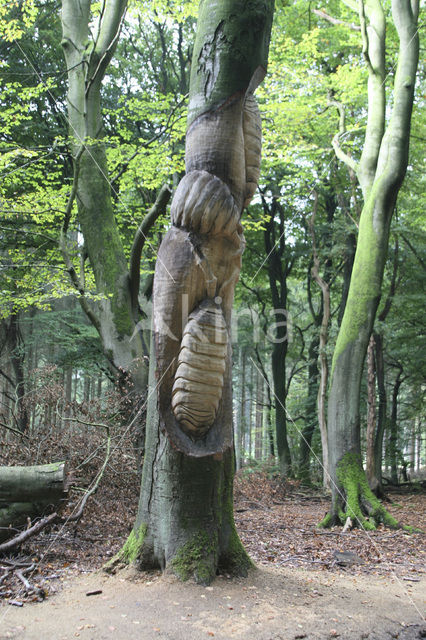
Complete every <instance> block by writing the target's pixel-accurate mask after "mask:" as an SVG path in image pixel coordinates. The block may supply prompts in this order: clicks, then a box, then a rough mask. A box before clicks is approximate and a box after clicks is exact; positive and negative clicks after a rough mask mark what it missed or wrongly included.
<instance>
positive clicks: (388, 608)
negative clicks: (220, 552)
mask: <svg viewBox="0 0 426 640" xmlns="http://www.w3.org/2000/svg"><path fill="white" fill-rule="evenodd" d="M129 477H131V476H130V474H128V473H124V472H123V473H122V475H121V476H118V475H117V474H111V477H110V478H109V477H107V478H106V481H105V483H104V484H103V485H102V487H101V489H100V490H99V492H98V494H97V495H96V497H95V499H94V500H93V501H92V502H91V503H90V504H89V505H88V508H87V510H86V511H85V515H84V518H83V520H82V521H81V522H80V523H79V524H78V525H77V526H73V527H72V528H71V527H61V528H60V529H53V530H52V531H50V532H45V533H44V534H42V535H40V536H39V537H38V538H36V539H34V540H31V541H30V543H29V544H28V545H27V546H26V548H24V549H22V550H21V553H20V556H19V558H18V559H19V561H20V562H28V563H29V562H31V563H34V564H35V569H34V570H33V571H32V572H30V573H27V574H26V579H27V580H28V581H29V582H30V583H31V585H33V586H34V588H35V589H34V590H31V589H28V588H25V586H24V584H23V583H22V581H20V580H19V579H18V577H17V575H16V572H15V573H13V572H11V573H10V575H8V576H7V578H6V579H5V580H3V582H2V584H1V589H0V591H1V593H0V596H1V595H2V602H3V604H2V605H0V640H3V639H4V638H16V639H19V640H21V639H22V640H33V639H34V640H45V639H46V640H62V639H64V640H65V639H71V638H76V637H77V638H78V637H80V638H82V639H83V640H100V639H103V638H114V639H115V640H121V639H123V640H124V638H126V640H127V639H128V638H142V639H143V640H151V639H153V640H154V639H156V638H170V639H172V638H173V640H184V639H185V640H191V639H194V640H198V639H204V638H209V637H215V638H218V639H223V640H224V639H231V638H236V639H239V638H241V639H242V638H244V640H258V639H259V640H293V639H296V638H309V639H315V638H337V637H340V638H349V639H352V638H353V639H354V640H358V639H361V638H369V639H370V640H382V639H383V640H384V639H389V638H400V639H402V640H410V639H414V638H416V639H417V638H426V627H425V626H424V618H423V617H422V616H423V614H424V609H425V598H426V595H425V594H426V590H425V582H426V578H425V572H424V570H425V538H424V535H423V534H422V533H411V534H409V533H407V532H405V531H403V530H398V531H390V530H386V529H384V528H382V529H380V528H379V529H378V530H377V531H374V532H365V531H360V530H356V529H355V530H353V531H348V532H347V533H344V534H342V531H341V529H337V528H336V529H332V530H325V531H324V530H320V529H318V528H317V526H316V525H317V523H318V522H319V521H320V520H321V519H322V517H323V516H324V515H325V513H326V511H327V508H328V504H329V502H328V498H327V497H326V496H324V495H323V494H322V493H321V492H318V491H313V490H308V489H306V488H304V487H302V486H300V485H299V484H297V483H295V482H293V483H289V482H287V483H282V482H281V481H280V480H279V479H277V478H273V477H272V478H271V477H269V476H268V475H267V474H266V473H264V472H256V473H250V474H247V473H244V474H239V475H238V476H237V478H236V481H235V518H236V523H237V527H238V530H239V533H240V536H241V538H242V540H243V542H244V545H245V547H246V549H247V550H248V551H249V553H250V555H251V557H252V558H253V559H254V561H255V562H256V565H257V567H258V568H257V570H254V571H252V572H251V573H250V575H249V577H248V578H247V579H231V578H230V577H229V576H218V578H217V579H216V581H215V582H214V583H213V585H211V586H210V587H201V586H198V585H195V584H193V583H186V584H182V583H180V582H178V581H177V580H176V579H175V578H174V577H173V576H167V575H164V576H162V575H160V574H159V573H142V574H135V573H134V572H132V571H130V570H127V571H126V572H124V573H121V574H119V575H117V576H113V577H107V576H106V575H105V574H103V573H102V572H101V571H100V570H99V568H100V567H101V566H102V564H103V563H104V562H105V560H107V559H108V558H109V557H111V555H112V554H113V553H115V552H116V551H117V550H118V549H119V548H120V547H121V545H122V544H123V542H124V541H125V539H126V537H127V535H128V532H129V531H130V528H131V526H132V523H133V518H134V509H135V506H136V504H137V493H138V486H137V484H138V483H137V482H136V481H135V482H134V483H129ZM387 507H388V508H389V511H391V513H392V514H393V515H394V516H395V517H396V518H398V519H399V520H400V521H401V522H402V523H404V524H408V525H411V526H413V527H418V528H420V529H422V530H423V531H425V530H426V518H425V512H426V496H425V494H424V492H422V491H419V490H417V491H413V487H409V486H408V487H404V488H400V489H399V490H398V491H397V492H395V491H392V492H389V501H388V502H387ZM16 559H17V558H9V559H8V560H9V562H11V561H15V560H16ZM1 564H2V562H1V560H0V568H1ZM93 591H101V593H98V594H97V595H90V596H89V595H87V594H88V593H90V592H93ZM40 592H42V593H43V594H44V595H45V599H44V601H43V602H36V601H37V599H39V596H38V594H40ZM17 605H22V606H17Z"/></svg>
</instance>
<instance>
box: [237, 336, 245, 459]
mask: <svg viewBox="0 0 426 640" xmlns="http://www.w3.org/2000/svg"><path fill="white" fill-rule="evenodd" d="M238 371H239V374H240V384H239V387H240V394H239V395H240V397H239V399H238V400H239V401H238V410H237V419H236V429H235V469H236V471H239V469H241V464H242V451H241V449H242V442H243V433H244V430H243V424H244V404H245V394H246V388H245V386H246V359H245V353H244V349H243V348H242V347H240V348H239V352H238Z"/></svg>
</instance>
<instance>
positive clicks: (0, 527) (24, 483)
mask: <svg viewBox="0 0 426 640" xmlns="http://www.w3.org/2000/svg"><path fill="white" fill-rule="evenodd" d="M67 493H68V478H67V474H66V465H65V463H64V462H55V463H52V464H45V465H39V466H35V467H0V541H3V540H6V539H7V538H10V537H11V536H12V535H13V534H14V532H15V529H16V528H17V527H20V526H22V525H23V524H25V523H26V522H27V520H28V518H30V519H32V518H35V517H39V516H42V515H44V514H45V513H47V512H48V511H49V510H51V509H52V507H55V508H56V507H57V506H58V504H59V503H60V502H61V501H63V500H65V499H66V497H67Z"/></svg>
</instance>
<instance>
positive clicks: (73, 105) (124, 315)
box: [60, 0, 170, 393]
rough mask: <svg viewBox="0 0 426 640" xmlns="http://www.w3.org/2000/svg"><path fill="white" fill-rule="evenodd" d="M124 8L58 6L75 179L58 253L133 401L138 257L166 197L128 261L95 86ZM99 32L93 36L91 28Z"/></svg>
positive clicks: (137, 380) (72, 1)
mask: <svg viewBox="0 0 426 640" xmlns="http://www.w3.org/2000/svg"><path fill="white" fill-rule="evenodd" d="M126 5H127V0H105V2H104V3H103V5H102V10H101V11H100V14H99V15H97V16H96V15H93V14H92V11H91V1H90V0H63V1H62V31H63V37H62V46H63V50H64V55H65V61H66V65H67V72H68V83H69V86H68V95H67V99H68V119H69V136H70V140H71V145H72V152H73V165H74V177H73V186H72V191H71V195H70V198H69V201H68V206H67V209H66V213H65V217H64V221H63V225H62V230H61V237H60V247H61V250H62V254H63V257H64V260H65V264H66V267H67V270H68V272H69V274H70V277H71V279H72V281H73V283H74V285H75V287H76V288H77V290H78V291H79V293H80V296H79V300H80V303H81V306H82V308H83V310H84V311H85V313H86V314H87V316H88V317H89V319H90V320H91V322H92V323H93V324H94V326H95V327H96V329H97V330H98V332H99V335H100V336H101V339H102V343H103V347H104V351H105V354H106V355H107V358H108V360H109V362H110V364H111V367H112V369H113V371H114V372H115V373H116V374H117V375H118V377H119V378H120V377H124V378H130V380H131V381H132V383H133V384H134V385H135V390H136V391H138V392H139V393H141V392H144V391H145V390H146V385H147V382H148V367H147V365H146V364H145V361H144V355H147V352H146V350H145V352H144V345H143V340H142V334H141V332H140V331H138V330H137V323H138V321H139V320H140V314H139V303H138V296H139V283H140V259H141V252H142V249H143V246H144V242H145V239H146V234H147V233H148V231H149V229H150V227H151V226H152V224H153V223H154V222H155V220H156V218H157V217H158V215H159V214H160V213H162V212H163V211H164V210H165V206H166V204H167V202H168V199H169V197H170V191H169V189H168V188H167V187H165V188H163V189H162V190H161V191H160V193H159V196H158V199H157V202H156V204H155V205H154V207H153V209H152V211H151V212H150V214H148V215H147V216H146V218H145V219H144V220H143V221H142V223H141V225H140V227H139V229H138V230H137V232H136V234H135V239H134V243H133V248H132V251H131V255H130V260H129V261H128V260H127V258H126V255H125V252H124V248H123V245H122V241H121V238H120V234H119V229H118V226H117V222H116V219H115V215H114V209H113V202H112V197H111V188H110V183H109V179H108V166H107V158H106V151H105V146H104V144H103V135H104V127H103V119H102V113H101V85H102V81H103V79H104V76H105V73H106V71H107V69H108V65H109V63H110V61H111V59H112V57H113V55H114V51H115V48H116V46H117V42H118V38H119V34H120V28H121V25H122V22H123V19H124V14H125V11H126ZM91 20H94V21H95V23H96V25H97V31H96V33H95V34H94V36H93V37H92V36H91V29H90V22H91ZM74 199H76V201H77V208H78V221H79V225H80V228H81V232H82V234H83V237H84V247H82V250H81V257H80V262H81V265H82V267H81V269H80V272H79V273H78V270H77V269H76V267H75V264H74V261H73V257H72V252H71V250H70V247H69V243H68V239H67V232H68V229H69V224H70V217H71V212H72V206H73V202H74ZM87 259H89V261H90V264H91V267H92V269H93V274H94V278H95V282H96V288H97V291H98V293H99V294H100V300H99V301H98V302H97V303H96V304H95V305H93V304H91V303H90V302H89V301H88V300H87V298H86V296H85V291H84V263H85V261H86V260H87Z"/></svg>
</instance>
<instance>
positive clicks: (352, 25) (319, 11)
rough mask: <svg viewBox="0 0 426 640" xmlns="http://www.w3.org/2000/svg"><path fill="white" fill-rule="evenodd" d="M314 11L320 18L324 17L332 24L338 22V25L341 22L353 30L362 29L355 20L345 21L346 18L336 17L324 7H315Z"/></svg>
mask: <svg viewBox="0 0 426 640" xmlns="http://www.w3.org/2000/svg"><path fill="white" fill-rule="evenodd" d="M314 13H315V14H316V15H317V16H319V17H320V18H323V19H324V20H327V21H328V22H331V24H336V25H340V24H341V25H343V26H344V27H348V29H352V31H361V27H359V26H358V25H357V24H355V23H353V22H345V21H344V20H339V19H338V18H334V17H333V16H330V15H329V14H328V13H326V12H325V11H323V10H322V9H314Z"/></svg>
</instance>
